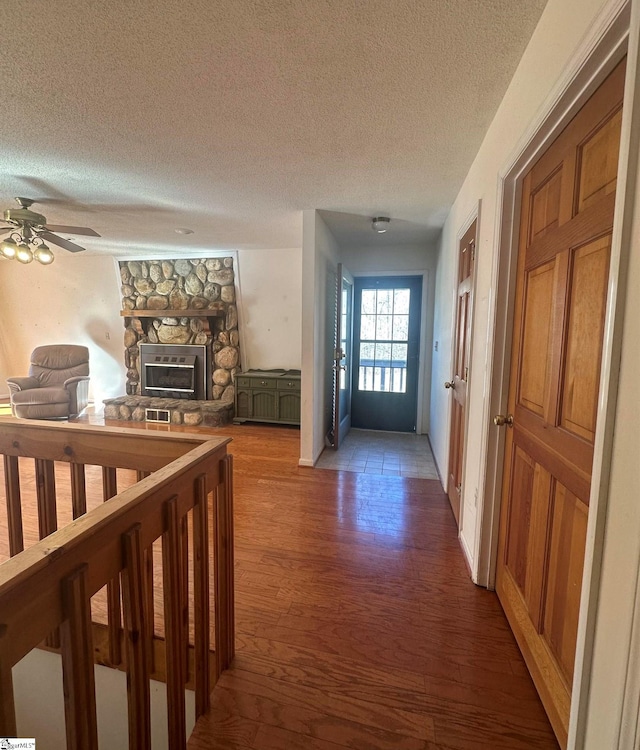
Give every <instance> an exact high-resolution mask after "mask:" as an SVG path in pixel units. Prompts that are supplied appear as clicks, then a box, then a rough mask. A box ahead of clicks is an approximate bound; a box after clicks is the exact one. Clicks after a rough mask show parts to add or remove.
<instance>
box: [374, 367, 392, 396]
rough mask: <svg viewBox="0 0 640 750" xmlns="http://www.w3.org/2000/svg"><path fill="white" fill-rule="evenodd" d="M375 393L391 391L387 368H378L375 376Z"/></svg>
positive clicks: (375, 370)
mask: <svg viewBox="0 0 640 750" xmlns="http://www.w3.org/2000/svg"><path fill="white" fill-rule="evenodd" d="M373 389H374V391H388V390H389V370H388V369H387V368H386V367H376V368H375V369H374V375H373Z"/></svg>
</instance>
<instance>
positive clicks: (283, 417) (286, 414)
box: [278, 392, 300, 424]
mask: <svg viewBox="0 0 640 750" xmlns="http://www.w3.org/2000/svg"><path fill="white" fill-rule="evenodd" d="M278 420H279V421H280V422H295V423H296V424H298V423H299V422H300V394H299V393H294V392H291V393H287V392H281V393H280V398H279V401H278Z"/></svg>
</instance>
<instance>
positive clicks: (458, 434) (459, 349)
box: [445, 221, 477, 526]
mask: <svg viewBox="0 0 640 750" xmlns="http://www.w3.org/2000/svg"><path fill="white" fill-rule="evenodd" d="M476 227H477V221H474V222H473V224H471V226H470V227H469V229H467V231H466V232H465V233H464V236H463V237H462V239H461V240H460V246H459V250H458V253H459V258H458V297H457V305H456V330H455V340H454V342H453V343H454V350H453V351H454V363H453V377H452V379H451V380H450V381H449V382H447V383H445V388H449V389H450V390H451V393H452V396H453V400H452V404H451V423H450V430H449V471H448V478H447V495H448V496H449V502H450V503H451V510H452V511H453V515H454V516H455V519H456V523H457V524H458V526H460V495H461V491H462V459H463V453H464V440H465V422H466V420H465V410H466V405H467V383H468V380H469V355H470V346H471V314H472V307H471V291H472V282H473V269H474V265H475V259H476Z"/></svg>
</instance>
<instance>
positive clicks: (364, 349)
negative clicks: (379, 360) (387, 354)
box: [360, 344, 376, 365]
mask: <svg viewBox="0 0 640 750" xmlns="http://www.w3.org/2000/svg"><path fill="white" fill-rule="evenodd" d="M375 352H376V345H375V344H360V364H361V365H372V364H373V360H374V359H375Z"/></svg>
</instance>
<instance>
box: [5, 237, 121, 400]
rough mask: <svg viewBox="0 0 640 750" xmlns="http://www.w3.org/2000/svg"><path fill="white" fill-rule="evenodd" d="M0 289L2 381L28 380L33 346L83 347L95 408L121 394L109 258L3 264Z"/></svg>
mask: <svg viewBox="0 0 640 750" xmlns="http://www.w3.org/2000/svg"><path fill="white" fill-rule="evenodd" d="M0 289H1V290H2V294H1V295H0V314H1V315H2V337H3V346H4V349H5V353H6V362H5V363H4V368H6V370H7V371H6V372H0V375H26V373H27V370H28V368H29V355H30V353H31V351H32V350H33V349H34V348H35V347H36V346H40V345H42V344H52V343H59V344H83V345H85V346H88V347H89V356H90V368H91V383H90V398H92V399H93V400H95V401H96V402H97V403H98V404H99V403H100V402H101V400H102V399H103V398H108V397H110V396H118V395H122V394H123V393H124V383H125V377H124V376H125V370H124V364H123V343H122V341H123V339H122V337H123V324H122V318H121V317H120V308H121V296H120V280H119V276H118V275H117V272H116V268H115V265H114V262H113V259H112V258H111V257H108V256H95V255H93V256H88V255H79V256H74V255H70V254H69V253H65V252H64V251H62V250H61V251H59V252H58V253H56V260H55V262H54V263H53V265H51V266H41V265H40V264H39V263H31V264H29V265H27V266H23V265H21V264H20V263H17V262H15V261H7V262H3V263H1V264H0ZM107 335H108V337H109V338H107ZM4 380H5V379H4V377H3V378H2V381H0V392H2V393H5V392H6V383H5V382H4Z"/></svg>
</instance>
